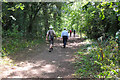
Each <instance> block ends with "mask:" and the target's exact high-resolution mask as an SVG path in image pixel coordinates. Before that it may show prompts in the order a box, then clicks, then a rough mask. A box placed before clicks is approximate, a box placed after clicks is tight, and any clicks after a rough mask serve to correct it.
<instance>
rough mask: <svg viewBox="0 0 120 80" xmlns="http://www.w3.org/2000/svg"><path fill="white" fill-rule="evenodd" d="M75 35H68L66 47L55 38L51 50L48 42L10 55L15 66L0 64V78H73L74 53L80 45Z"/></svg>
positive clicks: (80, 42)
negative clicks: (50, 50)
mask: <svg viewBox="0 0 120 80" xmlns="http://www.w3.org/2000/svg"><path fill="white" fill-rule="evenodd" d="M82 44H83V43H82V41H81V40H80V38H79V37H78V36H77V37H75V38H74V37H70V38H69V40H68V43H67V46H66V48H63V47H62V45H63V43H62V40H60V39H57V40H55V43H54V49H53V51H52V52H49V51H48V47H49V45H48V44H42V45H38V46H35V47H33V48H29V49H26V50H23V51H20V52H19V53H16V56H15V55H13V56H10V59H12V60H13V61H14V64H16V65H15V66H6V65H4V66H0V70H1V73H0V77H1V78H74V76H73V74H74V72H75V69H74V64H73V62H74V53H75V52H77V51H78V49H79V48H80V46H81V45H82Z"/></svg>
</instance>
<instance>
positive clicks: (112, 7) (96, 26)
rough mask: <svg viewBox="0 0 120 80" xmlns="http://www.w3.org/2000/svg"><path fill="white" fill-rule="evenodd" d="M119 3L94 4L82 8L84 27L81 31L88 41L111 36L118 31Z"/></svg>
mask: <svg viewBox="0 0 120 80" xmlns="http://www.w3.org/2000/svg"><path fill="white" fill-rule="evenodd" d="M118 4H120V3H119V2H95V3H94V4H92V3H91V2H89V3H88V4H86V5H84V6H83V7H82V9H83V12H84V13H85V15H84V17H85V21H84V24H85V26H84V27H83V30H84V31H86V32H85V34H86V35H87V36H88V38H90V39H95V40H97V39H98V38H99V37H101V36H103V35H105V36H113V37H115V33H116V32H117V31H118V30H119V29H120V25H119V10H120V6H118Z"/></svg>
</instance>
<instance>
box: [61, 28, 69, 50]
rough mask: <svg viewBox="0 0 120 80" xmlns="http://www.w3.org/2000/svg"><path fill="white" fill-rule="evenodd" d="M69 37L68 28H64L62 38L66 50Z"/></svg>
mask: <svg viewBox="0 0 120 80" xmlns="http://www.w3.org/2000/svg"><path fill="white" fill-rule="evenodd" d="M68 37H69V36H68V31H67V30H66V28H64V31H62V33H61V38H63V44H64V45H63V46H64V48H65V47H66V43H67V39H68Z"/></svg>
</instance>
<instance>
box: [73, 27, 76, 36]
mask: <svg viewBox="0 0 120 80" xmlns="http://www.w3.org/2000/svg"><path fill="white" fill-rule="evenodd" d="M75 32H76V31H75V29H74V31H73V33H74V37H75Z"/></svg>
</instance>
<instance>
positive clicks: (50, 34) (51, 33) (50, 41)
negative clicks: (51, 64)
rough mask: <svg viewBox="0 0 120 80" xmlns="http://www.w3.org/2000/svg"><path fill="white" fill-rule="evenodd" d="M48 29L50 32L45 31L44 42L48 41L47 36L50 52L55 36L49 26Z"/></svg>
mask: <svg viewBox="0 0 120 80" xmlns="http://www.w3.org/2000/svg"><path fill="white" fill-rule="evenodd" d="M49 28H50V30H48V31H47V35H46V40H48V39H47V37H48V36H49V43H50V47H49V48H50V49H49V52H51V51H52V50H53V43H54V37H55V36H56V34H55V31H54V30H52V29H53V27H52V26H50V27H49Z"/></svg>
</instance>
